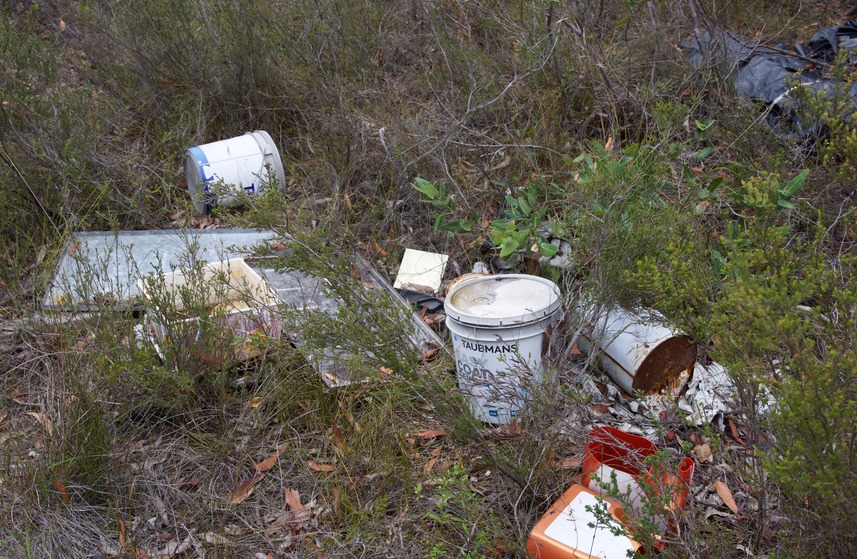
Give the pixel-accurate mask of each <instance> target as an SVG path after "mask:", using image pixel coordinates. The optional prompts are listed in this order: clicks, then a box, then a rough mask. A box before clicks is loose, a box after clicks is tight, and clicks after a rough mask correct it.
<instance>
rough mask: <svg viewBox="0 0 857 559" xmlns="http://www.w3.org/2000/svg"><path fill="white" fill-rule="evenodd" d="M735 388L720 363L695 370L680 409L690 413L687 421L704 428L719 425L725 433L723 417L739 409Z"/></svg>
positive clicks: (695, 367)
mask: <svg viewBox="0 0 857 559" xmlns="http://www.w3.org/2000/svg"><path fill="white" fill-rule="evenodd" d="M735 397H736V396H735V384H734V383H733V382H732V379H731V378H730V377H729V373H728V372H727V371H726V369H724V368H723V366H721V365H720V364H719V363H711V364H710V365H708V366H703V365H700V364H699V363H697V364H696V365H695V366H694V370H693V378H692V379H691V381H690V382H689V383H688V385H687V391H686V392H685V393H684V395H682V397H681V399H679V401H678V407H679V409H680V410H682V411H683V412H685V413H687V414H688V416H687V419H688V421H691V422H692V423H693V424H695V425H703V424H706V423H712V422H715V421H718V422H719V424H720V428H721V430H722V429H723V417H725V416H726V415H728V414H730V413H733V412H734V411H735V410H737V409H738V404H737V402H736V400H735Z"/></svg>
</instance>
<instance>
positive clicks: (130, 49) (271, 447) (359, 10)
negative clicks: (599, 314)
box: [0, 0, 857, 558]
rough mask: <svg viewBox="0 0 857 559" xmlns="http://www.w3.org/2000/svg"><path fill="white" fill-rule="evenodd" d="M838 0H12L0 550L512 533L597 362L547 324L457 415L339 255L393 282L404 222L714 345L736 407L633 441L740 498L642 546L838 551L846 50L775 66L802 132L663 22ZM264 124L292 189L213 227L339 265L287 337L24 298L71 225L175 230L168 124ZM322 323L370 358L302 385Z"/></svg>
mask: <svg viewBox="0 0 857 559" xmlns="http://www.w3.org/2000/svg"><path fill="white" fill-rule="evenodd" d="M840 8H844V7H843V6H840V5H839V3H836V2H834V3H832V4H831V3H828V4H824V5H822V4H821V3H811V5H809V6H807V5H804V3H801V2H792V1H786V2H757V3H752V4H747V3H741V2H726V3H721V2H714V1H704V2H697V1H692V0H688V1H678V2H667V1H663V0H652V1H649V2H625V1H618V0H606V1H601V2H576V3H573V2H559V1H555V0H528V1H518V0H516V1H508V2H489V1H486V0H470V1H459V0H441V1H431V2H430V1H423V0H414V1H412V2H400V3H390V2H380V1H376V0H359V1H351V2H344V1H340V0H321V1H316V2H307V1H295V2H270V1H267V0H248V1H244V2H224V1H214V2H212V1H205V0H176V1H166V0H143V1H136V2H130V1H128V0H120V1H117V2H100V1H94V0H84V1H80V2H68V1H62V0H54V1H37V0H33V1H28V2H24V1H22V2H11V6H5V7H4V8H3V11H2V14H0V243H2V245H3V246H4V248H5V250H3V251H0V319H2V320H3V322H2V323H0V325H2V328H0V336H2V337H0V447H2V451H0V488H2V493H3V494H4V495H5V496H6V497H4V499H2V502H0V557H92V556H104V557H137V558H142V557H155V556H162V557H173V556H179V557H180V556H205V555H209V556H214V557H268V556H270V557H387V556H397V557H438V558H439V557H467V558H477V557H480V558H481V557H485V558H491V557H495V558H499V557H523V556H525V555H526V551H525V543H526V539H527V535H528V533H529V531H530V529H531V528H532V526H533V525H534V524H535V522H536V521H537V520H538V519H539V517H541V515H542V514H544V513H545V511H546V510H547V508H548V507H549V506H550V504H551V503H553V501H554V500H555V499H556V498H557V497H558V496H559V495H560V494H561V493H562V492H563V491H564V490H565V488H566V487H567V486H568V484H569V483H571V482H572V480H573V479H574V478H575V476H577V475H578V473H579V465H580V457H581V453H582V448H583V437H584V435H585V433H586V431H587V430H588V428H589V427H590V426H591V425H592V424H594V423H595V422H597V421H600V418H599V417H598V415H599V414H598V413H595V412H593V408H592V406H591V405H590V402H589V401H588V398H589V396H587V394H586V393H585V391H583V390H582V389H581V382H582V381H581V378H582V376H583V377H585V376H586V375H587V374H588V369H587V365H588V363H586V362H585V359H583V358H580V357H578V356H576V355H573V353H574V352H573V351H571V349H568V350H560V351H557V352H556V353H557V355H556V356H555V359H553V361H552V363H551V367H552V371H553V372H554V373H555V375H556V377H557V378H558V380H559V382H558V384H557V386H555V387H552V388H549V389H545V390H537V391H535V392H534V394H533V399H532V402H531V403H530V405H529V406H528V409H527V411H526V413H524V414H523V415H522V416H521V417H520V418H519V419H518V420H516V421H515V422H513V423H512V424H510V425H507V426H504V427H501V428H488V427H486V426H485V425H484V424H482V423H480V422H478V421H476V420H475V419H474V418H473V417H472V416H471V415H470V413H469V411H468V408H467V402H466V401H465V400H464V398H463V397H462V396H461V395H460V393H459V391H458V389H457V385H456V379H455V376H454V374H453V373H451V372H450V371H451V370H452V363H451V359H449V358H448V356H447V355H445V354H444V353H443V352H442V351H439V352H437V353H431V352H428V353H420V352H419V351H417V352H414V351H410V350H411V349H412V348H410V347H408V345H407V340H405V339H404V336H403V335H402V332H403V330H404V329H406V327H405V326H404V324H406V322H407V317H403V316H402V313H401V312H400V311H398V310H396V308H395V306H389V305H385V304H382V302H381V301H380V298H379V297H376V296H374V295H372V294H368V295H367V292H366V291H365V289H364V286H363V285H362V284H361V282H360V281H358V280H357V279H356V278H355V273H354V269H353V267H352V260H350V257H351V256H354V255H361V256H364V257H366V258H367V259H369V260H370V263H371V265H373V266H375V267H376V268H377V269H378V270H379V271H380V272H381V273H382V274H385V275H387V276H388V277H391V276H392V275H394V272H395V267H396V265H397V263H398V262H399V258H400V256H401V254H402V252H403V250H404V248H405V247H411V248H419V249H424V250H434V251H437V252H441V253H445V254H449V255H450V261H451V266H450V268H451V270H452V271H451V272H450V274H452V275H458V274H459V273H464V272H467V271H469V270H470V267H471V265H472V264H473V263H474V262H476V261H484V262H492V263H493V264H494V265H495V266H497V267H505V268H508V269H514V270H517V271H522V272H526V273H535V274H539V275H544V276H548V277H550V278H551V279H553V280H555V281H556V282H557V283H559V284H560V285H561V287H562V288H563V290H564V293H565V294H566V306H567V307H569V308H570V307H573V306H574V305H576V304H577V303H578V302H579V301H593V300H597V301H598V302H599V304H602V305H612V304H614V303H620V304H622V305H624V306H627V307H629V308H633V307H651V308H655V309H657V310H658V311H660V312H661V313H663V315H664V316H665V317H666V318H667V320H668V321H669V322H670V323H671V324H672V325H675V326H676V327H678V328H680V329H682V330H684V331H685V332H687V333H689V334H690V335H691V336H692V337H693V338H694V339H695V340H696V341H697V342H698V343H699V344H700V346H701V348H702V351H701V352H700V359H701V360H702V361H703V362H709V361H710V360H716V361H717V362H719V363H722V364H723V365H724V366H725V367H726V369H727V370H728V371H729V374H730V375H731V377H732V379H733V381H734V383H735V386H736V388H737V395H738V401H739V404H740V406H739V409H738V410H737V411H736V412H735V413H734V414H733V415H732V416H730V417H729V418H728V423H727V424H729V425H731V429H730V430H728V431H721V430H719V429H718V428H717V426H716V424H711V425H704V426H702V427H697V426H694V425H691V424H690V423H688V422H685V421H683V420H682V418H681V417H678V416H676V417H672V416H664V417H660V418H659V419H657V420H656V421H655V422H656V423H657V428H658V433H661V434H660V435H659V438H658V440H657V441H655V442H657V443H658V445H659V446H661V447H662V448H664V449H667V452H665V453H664V454H663V455H659V457H660V459H662V460H665V461H670V465H673V464H674V463H675V462H677V461H678V460H679V459H680V458H682V457H685V456H691V457H694V458H698V456H697V455H695V454H694V446H695V445H694V444H693V443H689V442H688V441H690V440H693V439H697V440H700V441H701V440H702V439H704V440H705V441H706V443H708V444H710V445H711V447H712V448H714V449H715V451H716V452H715V454H716V456H715V457H714V458H713V459H712V460H711V461H710V462H709V463H703V461H699V463H698V464H697V474H696V478H695V481H694V484H695V486H696V487H698V488H705V487H707V491H708V492H709V493H711V491H710V489H711V487H713V486H714V484H715V482H718V481H720V480H721V479H725V480H728V481H729V483H730V485H731V486H732V488H733V490H734V491H735V493H736V495H738V497H739V498H738V503H737V505H736V509H737V512H736V511H732V512H733V513H735V514H731V513H730V512H728V511H729V510H730V509H731V508H732V507H728V508H726V506H725V505H724V506H720V507H719V509H718V508H717V507H715V506H713V505H712V504H711V502H705V503H703V502H696V501H695V500H694V497H693V495H694V494H695V493H694V492H693V489H692V490H691V497H690V499H689V503H688V508H687V514H685V515H683V516H682V518H680V519H678V518H676V519H675V522H674V524H675V526H674V527H675V528H676V531H675V532H674V533H672V534H671V535H670V536H669V540H668V543H669V545H667V546H666V547H665V549H664V550H663V554H664V555H666V556H676V557H714V558H721V557H722V558H726V557H744V556H767V557H783V558H785V557H804V556H807V555H813V556H820V557H851V556H854V555H855V553H857V539H855V534H857V524H855V518H857V503H855V500H854V495H855V494H857V445H855V444H854V437H855V433H857V403H855V402H857V394H855V386H857V378H855V375H857V348H855V336H857V314H855V313H857V284H855V282H854V274H855V272H857V259H855V253H854V246H855V242H857V222H855V204H854V187H855V179H854V169H855V162H857V147H855V146H857V140H855V132H854V130H855V126H854V113H853V111H852V110H850V109H849V103H853V99H852V100H849V98H848V95H849V94H848V91H850V90H849V88H850V87H852V86H853V84H854V80H855V78H854V76H855V74H854V68H853V63H852V62H851V61H850V60H849V59H848V58H847V57H846V56H840V57H839V58H838V59H837V60H836V61H835V62H834V63H833V64H832V65H831V67H830V68H829V74H830V75H831V76H832V77H835V78H837V79H839V80H841V83H842V89H841V90H836V91H833V92H831V93H830V94H829V95H824V96H821V97H813V96H812V95H809V94H807V93H806V92H804V91H802V90H801V89H800V88H798V90H796V91H794V93H793V95H792V96H793V98H794V105H795V106H796V107H798V108H799V110H800V111H801V114H803V115H806V119H807V120H806V121H805V122H804V123H802V124H804V125H807V123H810V124H811V125H812V126H816V127H817V130H818V134H816V137H814V138H800V137H799V136H798V135H789V134H785V133H784V134H776V133H774V132H772V131H771V130H770V129H769V128H768V126H767V124H766V122H765V118H764V117H765V116H766V112H765V107H758V106H755V105H754V103H753V102H752V101H750V100H747V99H742V98H740V97H738V96H736V95H734V94H733V92H732V90H731V87H730V85H729V83H730V82H729V78H728V71H729V69H728V68H724V67H723V66H722V65H720V64H719V63H718V62H717V61H716V60H715V58H714V57H713V55H712V58H711V59H710V60H708V59H707V60H703V64H702V65H701V66H699V67H694V66H692V65H691V63H690V61H688V60H687V58H686V56H685V53H683V52H682V50H681V48H679V45H680V44H681V42H682V41H684V40H686V39H688V38H690V37H695V36H699V35H700V34H701V33H702V32H703V31H705V30H708V29H714V28H715V27H720V28H724V29H728V30H730V31H733V32H735V33H736V34H737V35H739V36H748V37H750V36H752V37H757V38H760V39H762V40H764V41H765V42H766V43H769V44H777V43H783V44H789V43H794V42H796V41H800V40H804V39H805V38H806V37H808V36H809V35H810V34H811V33H813V32H814V31H815V29H816V28H817V26H818V24H819V23H821V24H827V25H836V24H839V23H841V15H840V13H839V9H840ZM256 129H260V130H266V131H268V132H269V133H270V134H271V135H272V137H273V138H274V141H275V143H276V144H277V146H279V148H280V151H281V154H282V159H283V162H284V164H285V171H286V175H287V185H286V188H285V190H284V191H283V192H280V191H277V190H269V191H268V192H266V193H265V194H264V195H263V196H260V197H259V198H257V199H253V200H248V201H247V203H246V204H245V205H244V206H242V207H237V208H218V209H217V210H216V211H215V214H214V216H213V217H212V216H209V217H206V218H205V219H206V220H208V221H206V222H205V223H209V224H210V223H217V224H219V225H224V226H234V227H260V228H270V229H272V230H274V231H276V232H277V233H278V234H281V235H282V236H283V237H288V238H289V244H290V247H289V248H290V250H289V251H288V253H287V254H285V255H284V254H283V253H278V254H276V255H270V254H268V255H257V256H259V257H260V258H262V257H264V258H269V259H271V260H268V261H269V262H272V264H271V265H272V266H274V267H277V268H278V269H288V270H298V271H300V272H302V273H308V274H318V275H320V276H324V277H326V278H329V283H328V285H327V289H328V292H329V294H330V295H332V296H336V298H337V299H338V300H339V301H340V302H341V306H340V308H339V310H338V311H337V313H336V314H335V315H329V314H324V313H318V316H315V317H312V318H311V319H308V320H307V319H306V317H300V319H301V320H306V322H305V323H304V324H305V326H303V327H302V329H301V332H299V333H298V334H299V335H300V337H301V338H302V340H303V341H304V342H305V344H306V350H303V349H302V351H298V350H296V349H295V348H294V347H293V346H292V345H291V344H290V343H288V342H287V341H286V339H285V338H283V339H282V340H276V339H269V338H266V337H265V336H257V337H255V338H253V339H252V345H253V349H254V355H253V358H252V359H250V360H247V361H242V362H241V363H238V364H235V363H234V362H233V361H232V360H230V359H229V356H230V355H233V354H234V352H235V350H236V347H235V346H234V345H231V344H233V343H234V340H224V339H223V338H222V337H221V335H220V333H219V332H220V329H219V328H218V327H217V320H218V319H220V318H222V316H217V315H210V316H209V315H208V314H205V313H206V312H207V311H206V310H205V309H206V308H207V304H206V300H199V299H194V298H195V297H199V296H200V295H201V294H200V293H199V292H196V291H195V288H194V287H193V285H194V284H193V283H191V286H190V287H189V288H188V291H187V293H185V296H186V298H187V301H186V303H187V306H189V307H191V308H192V309H196V310H197V311H199V312H196V313H192V312H191V313H189V314H195V315H196V316H199V315H200V314H202V315H203V319H202V320H201V321H200V322H198V323H193V324H192V325H189V326H188V327H189V328H190V330H189V331H186V332H178V331H173V334H174V335H175V337H174V338H173V339H171V340H170V343H169V344H167V345H165V346H164V347H158V348H156V347H154V346H153V344H152V343H151V342H150V341H147V340H146V339H144V338H143V337H141V336H140V334H139V329H136V330H135V326H137V324H138V323H139V322H140V320H141V317H140V316H139V315H138V314H136V313H134V312H128V311H121V312H119V311H116V310H115V309H114V308H113V307H112V303H111V302H110V301H99V302H98V303H99V305H98V306H99V308H98V309H97V310H95V311H93V312H90V313H86V314H81V313H60V314H58V315H54V314H51V313H47V312H45V311H43V310H42V309H41V308H40V303H39V301H41V300H42V296H43V293H44V290H45V288H46V286H47V285H48V282H49V280H50V279H51V274H52V272H53V269H54V266H55V264H56V263H57V260H58V258H59V256H60V252H61V251H63V250H65V248H66V243H67V241H68V239H69V237H70V234H71V233H72V232H74V231H81V230H121V229H161V228H163V229H169V228H183V229H192V228H193V227H194V226H196V225H198V224H200V223H201V221H200V218H201V216H196V217H194V216H193V209H192V204H191V203H190V202H191V201H190V199H189V197H188V195H187V192H186V190H185V186H184V175H183V169H182V155H183V152H184V150H185V149H186V148H188V147H190V146H196V145H200V144H204V143H207V142H211V141H215V140H218V139H223V138H228V137H232V136H237V135H240V134H242V133H244V132H246V131H248V130H256ZM557 259H562V261H563V266H564V268H563V269H562V271H559V270H558V269H556V268H554V267H552V266H550V265H549V262H551V261H554V262H556V261H557ZM188 268H190V269H193V268H194V263H193V262H189V263H188ZM163 271H169V270H163ZM81 285H82V286H83V287H82V288H83V289H86V288H87V287H92V286H93V285H94V280H92V279H91V278H89V279H87V278H83V281H82V282H81ZM151 287H152V288H153V290H154V291H153V292H154V293H155V295H154V297H155V298H156V299H158V300H159V301H160V302H161V303H163V304H165V305H168V304H169V301H168V298H167V299H165V298H164V295H163V293H161V294H160V295H158V294H157V293H158V289H157V287H158V286H156V285H152V286H151ZM159 297H160V298H159ZM171 312H173V314H175V313H176V312H177V309H175V308H173V309H172V311H171ZM289 312H290V311H284V314H283V316H284V320H285V322H286V325H285V328H286V330H288V329H289V324H291V323H297V322H296V321H297V320H298V319H299V317H298V316H296V315H294V314H289ZM370 325H371V326H370ZM565 327H566V329H567V330H569V331H568V332H566V333H565V334H566V338H567V339H566V340H565V341H569V342H570V341H571V340H572V339H573V338H574V336H575V332H574V327H573V326H572V325H570V324H565ZM290 333H291V334H293V335H294V334H295V332H290ZM162 341H163V340H162ZM570 347H571V344H569V348H570ZM330 348H335V349H338V350H342V351H347V353H348V354H349V355H350V356H351V357H350V361H349V362H348V364H347V366H348V368H349V370H350V371H351V372H353V373H354V374H355V375H356V376H358V377H360V379H361V382H355V383H353V384H351V385H348V386H344V387H340V388H336V389H330V388H328V387H326V386H325V385H324V383H323V382H322V379H321V378H320V376H319V374H318V372H317V371H316V370H315V369H314V368H313V363H311V362H310V361H312V359H310V361H308V360H307V358H306V357H307V355H308V354H310V353H312V351H317V352H319V355H325V352H326V351H329V350H330ZM159 353H160V357H159ZM429 353H430V354H429ZM705 491H706V489H702V492H703V493H705ZM718 494H719V491H718ZM721 504H723V502H722V501H721ZM733 504H735V503H733ZM650 508H652V509H653V510H654V513H653V514H656V513H658V512H659V505H658V503H657V502H655V503H653V504H651V507H650ZM660 508H661V509H662V508H663V506H662V504H661V505H660ZM650 524H651V522H649V524H646V525H644V527H643V528H640V530H642V531H643V532H645V534H646V535H647V536H649V535H651V531H652V528H651V526H650Z"/></svg>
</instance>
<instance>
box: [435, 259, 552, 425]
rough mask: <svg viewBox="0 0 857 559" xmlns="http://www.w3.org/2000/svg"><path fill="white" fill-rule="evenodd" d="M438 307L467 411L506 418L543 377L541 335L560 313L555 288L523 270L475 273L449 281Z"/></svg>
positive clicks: (492, 419)
mask: <svg viewBox="0 0 857 559" xmlns="http://www.w3.org/2000/svg"><path fill="white" fill-rule="evenodd" d="M444 310H445V312H446V315H447V319H446V324H447V327H448V328H449V331H450V336H451V338H452V344H453V350H454V352H455V368H456V371H457V373H458V387H459V389H460V390H461V391H462V392H463V393H464V395H465V397H468V398H469V400H470V409H471V411H472V412H473V415H474V416H475V417H476V418H477V419H480V420H482V421H486V422H488V423H495V424H504V423H508V422H510V421H511V420H512V419H514V418H515V416H516V415H518V413H520V411H521V410H522V409H523V407H524V405H525V404H526V402H527V401H528V400H529V398H530V392H529V388H530V387H531V386H534V385H537V384H540V383H542V382H543V381H544V369H545V364H544V363H543V361H542V356H543V352H544V351H546V349H547V340H546V338H547V336H548V335H549V334H550V330H551V329H552V327H553V326H555V325H556V324H557V323H558V322H559V320H560V316H561V314H562V297H561V294H560V291H559V288H558V287H557V286H556V285H555V284H554V283H553V282H551V281H549V280H546V279H544V278H540V277H537V276H529V275H524V274H507V275H500V276H488V277H483V278H476V279H472V280H470V281H467V282H464V283H459V284H458V285H456V286H455V287H453V289H452V290H451V291H449V293H448V294H447V297H446V301H445V304H444Z"/></svg>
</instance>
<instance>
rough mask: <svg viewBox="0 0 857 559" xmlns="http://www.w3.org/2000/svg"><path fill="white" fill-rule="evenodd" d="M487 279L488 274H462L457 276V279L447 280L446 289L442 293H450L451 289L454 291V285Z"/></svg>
mask: <svg viewBox="0 0 857 559" xmlns="http://www.w3.org/2000/svg"><path fill="white" fill-rule="evenodd" d="M487 277H489V274H481V273H477V272H468V273H466V274H462V275H460V276H458V277H457V278H453V279H451V280H449V283H447V284H446V288H445V289H444V291H445V292H446V293H450V292H452V290H453V289H455V286H456V285H460V284H462V283H467V282H469V281H473V280H476V279H480V278H487Z"/></svg>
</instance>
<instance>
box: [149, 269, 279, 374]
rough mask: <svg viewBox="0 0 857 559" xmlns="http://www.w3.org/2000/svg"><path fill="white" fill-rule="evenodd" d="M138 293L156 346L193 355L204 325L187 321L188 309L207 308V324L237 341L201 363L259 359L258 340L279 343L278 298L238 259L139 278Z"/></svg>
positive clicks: (193, 318)
mask: <svg viewBox="0 0 857 559" xmlns="http://www.w3.org/2000/svg"><path fill="white" fill-rule="evenodd" d="M139 289H140V292H141V293H142V294H143V298H144V299H145V300H146V303H147V306H148V307H149V310H148V312H147V321H146V329H147V332H148V333H149V335H151V336H152V337H153V338H154V340H156V344H158V345H162V346H163V347H167V346H168V345H173V346H175V345H178V344H181V345H180V347H181V348H182V350H185V349H187V350H192V348H193V346H194V345H195V343H196V341H197V340H199V338H200V332H201V328H202V327H203V326H202V324H201V321H202V318H201V317H199V316H187V314H188V312H187V311H188V306H189V305H192V306H194V307H196V308H194V309H192V310H191V313H193V312H194V311H196V310H197V309H201V308H202V307H205V308H206V312H207V313H210V315H209V316H207V317H206V320H208V321H210V322H211V323H212V324H214V325H215V326H216V328H217V329H218V330H219V331H220V332H222V333H224V334H226V335H228V337H229V338H233V339H237V340H239V342H238V344H237V345H236V344H235V343H227V344H225V346H223V347H218V348H216V349H217V350H219V351H218V354H217V355H207V354H203V355H201V356H200V358H201V359H203V360H205V359H206V357H208V358H209V360H210V361H222V360H224V359H231V358H235V359H237V360H239V361H246V360H247V359H250V358H251V357H257V356H258V355H260V350H259V348H258V347H257V343H258V341H257V340H256V339H254V338H255V337H256V336H259V335H262V336H266V337H270V338H274V339H277V338H279V337H280V335H281V333H282V331H283V322H282V319H281V318H280V316H279V313H277V312H276V306H277V304H278V303H279V302H280V300H279V298H277V296H276V295H275V294H274V293H273V292H272V291H271V289H270V288H269V287H268V285H267V283H265V281H264V280H263V279H262V278H261V277H260V276H259V274H257V273H256V272H255V271H254V270H253V269H252V268H250V266H248V265H247V264H246V263H245V262H244V260H243V259H241V258H234V259H232V260H227V261H225V262H213V263H210V264H206V265H205V266H203V267H202V268H201V269H198V270H180V271H173V272H168V273H166V274H164V275H162V276H160V277H147V278H143V279H141V280H139ZM226 341H229V340H226Z"/></svg>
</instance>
